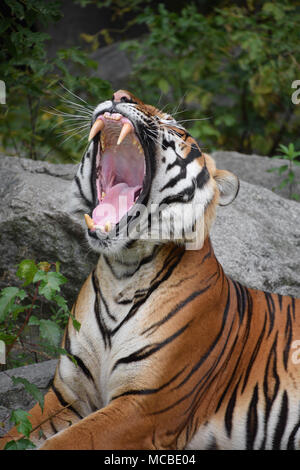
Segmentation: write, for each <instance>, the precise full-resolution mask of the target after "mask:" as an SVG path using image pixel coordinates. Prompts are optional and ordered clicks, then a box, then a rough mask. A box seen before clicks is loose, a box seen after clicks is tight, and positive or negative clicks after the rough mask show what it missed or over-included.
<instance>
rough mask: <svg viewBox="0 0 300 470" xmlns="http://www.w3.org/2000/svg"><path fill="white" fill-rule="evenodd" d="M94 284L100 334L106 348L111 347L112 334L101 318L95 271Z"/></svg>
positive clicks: (95, 307)
mask: <svg viewBox="0 0 300 470" xmlns="http://www.w3.org/2000/svg"><path fill="white" fill-rule="evenodd" d="M92 284H93V288H94V292H95V302H94V313H95V317H96V321H97V324H98V327H99V330H100V333H101V335H102V338H103V341H104V346H105V348H106V347H107V346H109V347H111V338H110V336H111V332H110V330H109V329H108V328H107V327H106V325H105V323H104V321H103V319H102V317H101V312H100V308H101V307H100V298H99V282H98V279H97V276H96V273H95V270H94V271H93V272H92Z"/></svg>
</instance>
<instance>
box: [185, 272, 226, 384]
mask: <svg viewBox="0 0 300 470" xmlns="http://www.w3.org/2000/svg"><path fill="white" fill-rule="evenodd" d="M227 283H228V281H227ZM229 307H230V289H229V287H228V295H227V301H226V305H225V309H224V312H223V318H222V325H221V328H220V331H219V333H218V335H217V337H216V338H215V339H214V341H213V342H212V344H211V345H210V347H209V348H208V350H207V351H206V352H205V353H204V354H203V355H202V357H201V359H200V360H199V361H198V362H197V363H196V364H195V365H194V366H193V368H192V369H191V371H190V372H189V374H188V375H187V376H186V377H185V379H184V380H183V381H182V382H181V383H180V384H179V385H177V387H176V389H178V388H179V387H182V386H183V385H184V384H185V383H186V382H187V381H188V380H189V379H190V378H191V377H192V375H194V374H195V373H196V372H197V371H198V369H199V368H200V367H201V365H202V364H203V363H204V362H205V360H206V359H207V358H208V356H209V355H210V353H211V352H212V351H213V349H214V348H215V346H216V345H217V343H218V342H219V339H220V338H221V337H222V335H223V334H224V326H225V323H226V320H227V317H228V312H229ZM227 340H228V338H227Z"/></svg>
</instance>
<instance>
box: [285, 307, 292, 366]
mask: <svg viewBox="0 0 300 470" xmlns="http://www.w3.org/2000/svg"><path fill="white" fill-rule="evenodd" d="M286 315H287V319H286V326H285V332H284V335H285V347H284V350H283V364H284V368H285V370H287V365H288V359H289V353H290V347H291V341H292V336H293V333H292V319H291V314H290V305H288V308H287V312H286Z"/></svg>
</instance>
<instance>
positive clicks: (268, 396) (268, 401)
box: [261, 332, 280, 450]
mask: <svg viewBox="0 0 300 470" xmlns="http://www.w3.org/2000/svg"><path fill="white" fill-rule="evenodd" d="M277 336H278V332H277V333H276V336H275V340H274V342H273V345H272V347H271V349H270V353H269V356H268V360H267V365H266V368H265V376H264V382H263V391H264V397H265V430H264V439H263V442H262V444H261V450H264V448H265V444H266V438H267V425H268V419H269V415H270V411H271V408H272V405H273V403H274V401H275V399H276V397H277V393H278V390H279V385H280V380H279V377H278V374H277V367H276V345H277ZM268 379H269V380H268ZM270 384H271V385H272V390H271V387H270Z"/></svg>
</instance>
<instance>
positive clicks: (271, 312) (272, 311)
mask: <svg viewBox="0 0 300 470" xmlns="http://www.w3.org/2000/svg"><path fill="white" fill-rule="evenodd" d="M264 294H265V298H266V301H267V306H268V314H269V318H270V326H269V332H268V336H267V337H269V336H270V333H271V331H272V330H273V327H274V319H275V305H274V300H273V296H272V294H270V293H269V292H264Z"/></svg>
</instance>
